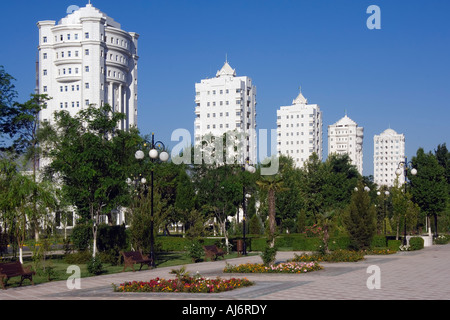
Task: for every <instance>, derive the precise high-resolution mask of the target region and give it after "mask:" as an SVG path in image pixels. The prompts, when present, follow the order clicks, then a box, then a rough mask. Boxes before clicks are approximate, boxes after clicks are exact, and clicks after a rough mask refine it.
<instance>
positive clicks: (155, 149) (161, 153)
mask: <svg viewBox="0 0 450 320" xmlns="http://www.w3.org/2000/svg"><path fill="white" fill-rule="evenodd" d="M148 155H149V157H150V160H151V161H152V168H151V179H150V186H151V191H150V192H151V218H150V259H151V265H152V267H153V268H154V267H155V251H154V243H155V237H154V234H153V229H154V223H153V210H154V209H153V199H154V197H153V188H154V162H155V161H156V159H158V158H159V160H161V161H162V162H166V161H168V160H169V154H168V153H167V152H166V151H165V146H164V144H163V143H162V142H161V141H156V142H155V134H154V133H152V141H151V143H150V151H149V153H148ZM144 157H145V154H144V152H143V151H142V150H138V151H136V154H135V158H136V159H137V160H142V159H144ZM143 179H145V178H143ZM145 182H146V181H145Z"/></svg>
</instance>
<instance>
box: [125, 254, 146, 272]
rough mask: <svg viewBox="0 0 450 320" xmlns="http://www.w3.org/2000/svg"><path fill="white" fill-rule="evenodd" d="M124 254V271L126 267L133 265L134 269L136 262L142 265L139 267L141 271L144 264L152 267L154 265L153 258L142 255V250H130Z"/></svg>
mask: <svg viewBox="0 0 450 320" xmlns="http://www.w3.org/2000/svg"><path fill="white" fill-rule="evenodd" d="M122 256H123V260H124V263H123V264H124V267H123V270H122V272H123V271H125V269H126V268H127V267H131V269H133V272H134V271H135V270H134V264H136V263H140V264H141V267H140V268H139V271H141V269H142V266H143V265H144V264H146V265H148V267H149V268H150V267H151V266H152V262H153V261H152V259H151V258H149V257H148V256H144V255H142V253H141V252H139V251H129V252H122Z"/></svg>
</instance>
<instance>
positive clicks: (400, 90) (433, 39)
mask: <svg viewBox="0 0 450 320" xmlns="http://www.w3.org/2000/svg"><path fill="white" fill-rule="evenodd" d="M87 2H88V1H87V0H82V1H80V0H58V1H56V0H53V1H51V0H40V1H35V0H29V1H8V2H6V1H3V2H2V8H1V10H2V13H3V14H2V19H1V20H0V25H1V27H2V30H3V32H2V47H1V50H0V65H3V66H4V67H5V69H6V71H7V72H8V73H10V74H11V75H12V76H14V77H15V78H16V79H17V82H16V88H17V90H18V91H19V95H20V96H19V100H21V101H25V100H27V99H28V96H29V94H30V93H32V92H33V90H34V86H35V73H34V70H35V60H36V52H37V44H38V29H37V26H36V23H37V21H39V20H56V21H58V20H60V19H61V18H63V17H64V16H65V15H66V9H67V8H68V7H69V6H70V5H77V6H84V5H86V4H87ZM92 4H93V5H94V6H95V7H96V8H98V9H100V10H101V11H103V12H105V13H106V14H108V15H109V16H110V17H112V18H114V19H115V20H116V21H118V22H119V23H121V25H122V29H124V30H126V31H133V32H137V33H139V34H140V39H139V48H138V53H139V56H140V61H139V128H140V130H141V132H142V133H151V132H155V135H156V138H157V139H158V140H162V141H163V142H165V143H166V145H168V146H174V145H175V144H176V142H171V141H170V140H171V134H172V131H173V130H175V129H177V128H185V129H188V130H190V131H191V132H192V131H193V121H194V107H195V104H194V95H195V92H194V91H195V90H194V89H195V88H194V86H195V83H196V82H199V81H200V80H201V79H204V78H208V77H214V76H215V73H216V71H217V70H219V69H220V68H221V67H222V65H223V63H224V62H225V56H226V55H227V56H228V62H229V63H230V65H231V66H232V67H233V68H235V69H236V72H237V75H238V76H243V75H245V76H249V77H251V78H252V79H253V83H254V85H256V87H257V102H258V104H257V113H258V116H257V123H258V128H259V129H275V128H276V110H277V108H279V107H280V106H284V105H290V104H291V102H292V100H293V99H294V98H295V97H296V96H297V94H298V90H299V87H300V86H301V87H302V92H303V94H304V95H305V97H306V98H307V99H308V101H309V103H314V104H319V105H320V107H321V109H322V111H323V120H324V126H323V129H324V136H323V138H324V154H323V156H324V159H325V158H326V154H327V127H328V125H330V124H333V123H335V122H336V121H337V120H339V119H340V118H341V117H342V116H344V114H345V111H347V114H348V116H349V117H350V118H352V119H353V120H355V121H356V122H357V123H358V124H359V125H360V126H363V127H364V133H365V137H364V147H363V149H364V175H369V174H373V135H374V134H380V133H381V132H383V131H384V130H385V129H387V128H388V127H391V128H392V129H394V130H396V131H397V132H399V133H404V134H405V136H406V154H407V156H408V159H411V157H412V156H413V155H415V153H416V151H417V149H418V148H419V147H422V148H424V149H425V151H433V150H434V149H435V148H436V147H437V145H438V144H442V143H447V145H448V142H449V136H450V134H449V133H450V130H449V125H448V123H449V119H450V108H449V107H450V86H449V85H450V26H449V24H448V21H449V16H450V1H448V0H430V1H426V0H408V1H406V0H395V1H392V0H389V1H386V0H370V1H366V0H314V1H312V0H306V1H305V0H289V1H287V0H282V1H279V0H278V1H275V0H227V1H222V0H220V1H219V0H152V1H149V0H129V1H116V0H93V1H92ZM370 5H377V6H379V7H380V9H381V29H380V30H369V29H368V28H367V26H366V21H367V19H368V18H369V16H370V14H367V13H366V10H367V8H368V7H369V6H370Z"/></svg>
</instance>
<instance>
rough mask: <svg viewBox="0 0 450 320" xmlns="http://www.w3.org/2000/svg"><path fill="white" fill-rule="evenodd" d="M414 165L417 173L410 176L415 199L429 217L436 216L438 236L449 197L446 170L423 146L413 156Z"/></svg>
mask: <svg viewBox="0 0 450 320" xmlns="http://www.w3.org/2000/svg"><path fill="white" fill-rule="evenodd" d="M412 166H413V167H414V168H416V169H417V174H416V175H415V176H410V177H409V178H410V180H411V193H412V195H413V201H414V202H415V203H417V204H418V205H419V207H420V210H421V212H423V213H424V214H426V216H427V217H434V235H435V236H437V235H438V216H440V215H441V213H443V212H444V210H445V208H446V205H447V197H448V186H447V182H446V180H445V170H444V168H443V167H442V166H440V165H439V162H438V160H437V159H436V157H435V156H434V155H433V154H432V153H431V152H428V153H425V151H424V150H423V148H419V149H418V150H417V154H416V156H414V157H413V158H412ZM429 225H430V224H429Z"/></svg>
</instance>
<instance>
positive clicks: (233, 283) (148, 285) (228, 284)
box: [113, 277, 253, 293]
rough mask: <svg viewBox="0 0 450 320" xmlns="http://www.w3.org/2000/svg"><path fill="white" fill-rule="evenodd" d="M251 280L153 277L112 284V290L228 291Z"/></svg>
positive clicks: (244, 285) (246, 284) (245, 285)
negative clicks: (147, 279)
mask: <svg viewBox="0 0 450 320" xmlns="http://www.w3.org/2000/svg"><path fill="white" fill-rule="evenodd" d="M251 285H253V282H251V281H249V280H247V279H245V278H244V279H236V278H231V279H221V278H216V279H208V278H194V277H183V279H181V280H179V279H163V278H155V279H151V280H150V281H132V282H124V283H122V284H120V285H118V286H117V285H115V284H113V289H114V292H188V293H215V292H223V291H230V290H234V289H237V288H242V287H248V286H251Z"/></svg>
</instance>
